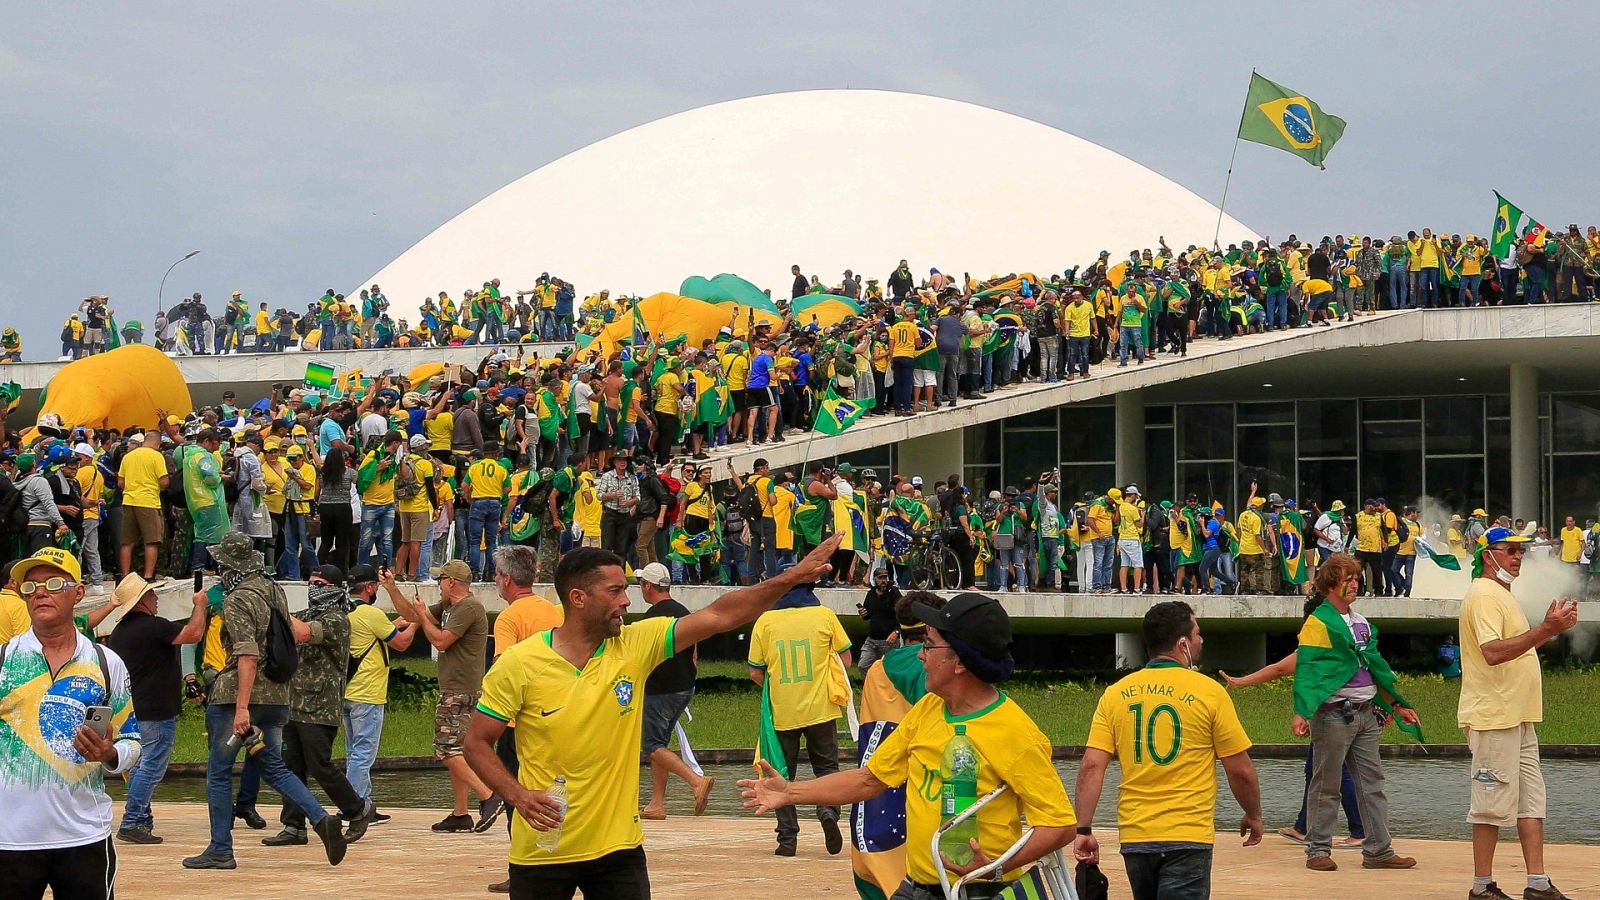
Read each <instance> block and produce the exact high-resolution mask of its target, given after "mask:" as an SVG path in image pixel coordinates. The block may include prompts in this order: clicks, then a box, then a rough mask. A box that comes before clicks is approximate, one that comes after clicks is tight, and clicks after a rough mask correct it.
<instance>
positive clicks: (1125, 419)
mask: <svg viewBox="0 0 1600 900" xmlns="http://www.w3.org/2000/svg"><path fill="white" fill-rule="evenodd" d="M1144 480H1145V478H1144V391H1143V390H1131V391H1122V392H1120V393H1118V394H1117V485H1118V486H1119V487H1125V486H1127V485H1128V484H1138V483H1139V482H1142V481H1144Z"/></svg>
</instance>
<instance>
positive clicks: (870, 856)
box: [849, 644, 926, 900]
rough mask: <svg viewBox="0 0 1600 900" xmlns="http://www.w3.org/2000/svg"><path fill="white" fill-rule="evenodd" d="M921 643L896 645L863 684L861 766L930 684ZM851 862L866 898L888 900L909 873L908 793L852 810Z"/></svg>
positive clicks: (887, 794) (896, 792) (899, 791)
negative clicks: (926, 682)
mask: <svg viewBox="0 0 1600 900" xmlns="http://www.w3.org/2000/svg"><path fill="white" fill-rule="evenodd" d="M925 676H926V673H925V671H924V669H923V668H922V660H921V659H920V658H919V656H918V646H917V645H915V644H911V645H907V646H904V647H896V648H895V649H893V650H890V651H889V652H888V653H885V654H884V655H883V657H882V658H881V659H880V661H879V662H878V664H877V665H874V666H873V667H871V668H870V669H868V670H867V675H866V677H865V678H864V679H863V680H862V683H861V724H860V727H859V728H858V729H857V730H856V764H857V765H858V766H865V765H866V764H867V762H868V761H869V760H870V759H872V755H873V754H874V753H876V752H877V750H878V748H879V747H880V746H882V744H883V742H884V741H885V740H888V738H889V736H890V735H891V734H893V733H894V731H895V729H896V728H898V727H899V724H900V722H901V721H902V720H903V719H904V718H905V715H906V713H908V712H910V711H911V707H912V706H914V705H916V702H917V701H918V700H920V699H922V696H923V694H924V693H926V688H925V686H924V678H925ZM849 814H850V863H851V867H852V868H853V869H854V874H855V885H856V893H857V894H858V895H859V896H860V897H861V898H862V900H883V898H886V897H889V896H891V895H893V894H894V892H895V890H896V888H898V887H899V886H900V883H901V881H903V880H904V879H905V877H906V849H905V844H906V792H905V786H904V785H901V786H899V787H893V788H889V789H887V790H885V791H884V792H883V793H881V794H879V795H878V796H876V797H873V798H872V799H870V800H864V801H862V802H860V803H857V804H855V805H854V806H852V807H851V809H850V813H849Z"/></svg>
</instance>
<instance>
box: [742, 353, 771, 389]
mask: <svg viewBox="0 0 1600 900" xmlns="http://www.w3.org/2000/svg"><path fill="white" fill-rule="evenodd" d="M771 386H772V355H771V354H769V353H767V352H766V351H762V352H760V353H758V354H756V358H755V359H754V360H752V361H751V363H750V378H749V380H747V381H746V382H745V387H749V388H758V389H759V388H764V387H771Z"/></svg>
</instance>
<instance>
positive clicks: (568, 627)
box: [466, 537, 839, 900]
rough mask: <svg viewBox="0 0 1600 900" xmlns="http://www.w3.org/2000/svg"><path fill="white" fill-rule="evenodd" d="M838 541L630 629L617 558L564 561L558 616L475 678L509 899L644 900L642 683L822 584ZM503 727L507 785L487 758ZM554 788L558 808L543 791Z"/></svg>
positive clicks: (475, 737) (480, 765)
mask: <svg viewBox="0 0 1600 900" xmlns="http://www.w3.org/2000/svg"><path fill="white" fill-rule="evenodd" d="M838 543H839V539H838V538H837V537H834V538H830V539H829V540H827V541H825V542H823V544H822V545H821V546H820V547H818V548H817V549H816V550H814V551H813V552H812V553H811V554H810V555H809V556H807V557H806V558H805V559H804V560H802V561H801V562H800V563H799V564H798V565H797V566H795V567H794V568H793V569H790V570H789V571H788V572H786V573H784V574H782V575H779V576H777V577H776V578H772V579H769V580H767V581H764V582H762V583H760V584H756V585H753V586H751V587H747V588H741V589H739V590H734V591H729V592H727V593H725V594H723V595H722V596H720V597H718V598H717V599H716V600H715V601H713V602H712V603H711V604H710V605H709V606H707V607H705V608H704V609H701V610H699V611H697V612H693V613H690V614H689V615H687V616H684V617H683V618H681V619H680V618H674V617H670V616H658V617H655V618H652V619H649V620H646V621H643V622H639V623H637V624H634V625H628V626H624V625H623V623H622V618H623V615H624V614H625V613H626V612H627V610H628V603H629V599H628V579H627V576H626V575H625V574H624V566H625V563H624V561H623V559H622V558H621V557H620V556H617V555H616V554H614V553H609V552H607V551H605V550H596V549H591V548H583V547H580V548H578V549H576V550H574V551H572V552H571V553H569V554H567V555H566V557H564V558H563V559H562V560H561V563H560V565H558V566H557V567H556V575H555V585H556V594H557V596H558V597H559V598H560V600H561V603H562V605H563V606H564V607H565V609H566V615H567V617H566V620H565V621H564V622H563V623H562V624H561V625H560V626H558V627H556V628H553V629H550V630H549V631H546V632H544V633H543V634H540V635H536V636H534V638H533V639H531V640H526V641H523V642H522V643H520V644H518V645H516V646H515V647H512V648H511V649H510V650H507V651H506V652H505V653H504V654H502V655H501V657H500V659H499V660H498V661H496V663H495V665H494V668H493V669H492V670H491V671H490V672H489V674H488V675H487V676H486V677H485V679H484V684H483V687H484V692H483V696H482V698H481V699H480V700H479V702H478V708H477V712H476V713H475V714H474V715H473V720H472V726H471V729H470V730H469V732H468V735H467V740H466V753H467V760H468V762H470V763H471V765H472V767H473V769H474V770H475V771H477V772H478V773H479V774H480V775H481V776H482V777H483V778H484V779H485V781H486V782H487V783H488V784H489V785H490V786H491V787H492V788H494V790H495V791H496V792H497V793H500V794H501V796H504V797H505V798H506V799H507V802H509V803H510V804H511V805H512V807H514V808H515V809H516V811H517V814H516V817H515V819H514V820H513V822H512V827H511V852H510V874H511V886H510V887H511V890H510V893H511V896H512V897H516V898H525V900H532V898H540V900H543V898H546V897H571V896H572V895H573V891H574V890H581V891H583V893H584V896H585V897H609V898H619V900H630V898H646V897H649V895H650V881H649V873H648V871H647V869H646V864H645V855H644V847H643V846H642V845H643V843H644V833H643V831H642V830H641V829H640V827H639V809H638V805H637V803H638V797H639V750H640V739H641V737H642V733H643V724H644V714H643V707H644V681H645V678H646V676H648V675H649V674H650V672H651V671H652V670H653V669H654V668H655V667H656V666H657V665H658V664H659V663H660V662H661V661H662V660H664V659H666V658H667V657H670V656H672V655H673V654H675V653H676V652H677V648H678V647H679V646H688V645H690V644H696V643H699V642H700V641H703V640H705V639H707V638H709V637H711V636H712V635H714V634H720V633H722V632H725V631H731V630H733V629H735V628H739V627H741V626H743V625H745V624H746V623H748V622H751V621H753V620H754V619H755V618H756V616H758V615H759V614H760V613H762V612H763V611H765V610H766V609H767V608H768V607H770V606H771V605H772V604H773V603H774V602H776V601H777V599H778V598H779V597H780V596H782V595H783V594H784V592H786V591H787V590H788V589H789V588H791V587H794V586H795V585H798V584H809V583H812V582H815V581H819V580H821V579H822V578H823V577H825V576H826V575H827V574H828V571H829V570H828V565H827V560H828V557H829V555H831V554H832V553H833V551H834V549H835V547H836V546H837V545H838ZM511 722H515V723H516V744H517V758H518V761H519V762H520V764H521V771H520V772H519V773H518V775H517V776H516V777H512V775H511V773H510V772H508V771H507V770H506V767H505V765H504V764H502V763H501V762H500V760H499V758H498V757H497V756H496V755H495V752H494V744H495V742H496V741H497V740H499V738H500V735H501V734H503V733H504V731H505V729H506V727H507V726H508V724H509V723H511ZM556 748H560V752H559V753H557V752H555V750H556ZM558 778H559V779H561V782H560V783H559V788H560V791H561V792H564V793H565V794H566V800H565V801H562V800H558V799H557V798H555V797H552V796H551V794H550V789H551V787H552V786H554V785H557V784H558V782H557V779H558ZM551 831H554V832H555V833H554V834H549V833H548V832H551Z"/></svg>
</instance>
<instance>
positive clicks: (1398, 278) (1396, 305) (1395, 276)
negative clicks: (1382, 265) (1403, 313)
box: [1389, 269, 1410, 309]
mask: <svg viewBox="0 0 1600 900" xmlns="http://www.w3.org/2000/svg"><path fill="white" fill-rule="evenodd" d="M1408 287H1409V283H1408V279H1407V278H1406V271H1405V270H1404V269H1396V270H1394V271H1393V272H1390V273H1389V308H1390V309H1405V308H1406V306H1407V305H1408V304H1409V302H1410V297H1409V296H1408V295H1407V288H1408Z"/></svg>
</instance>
